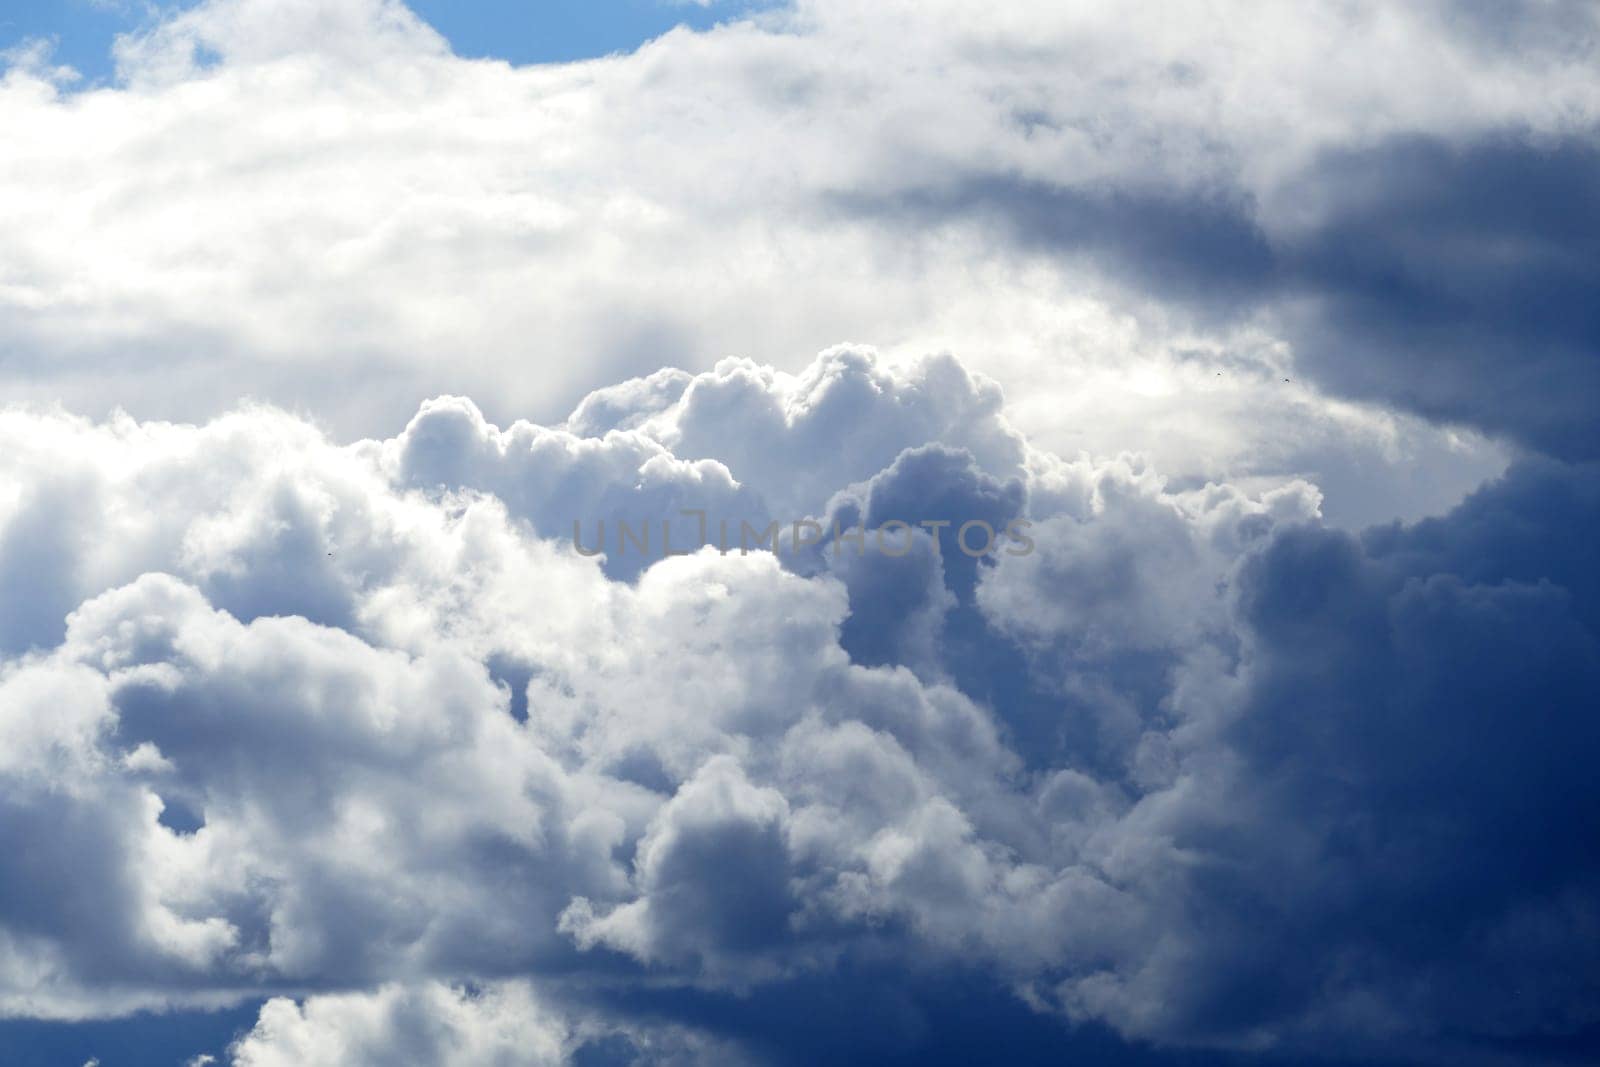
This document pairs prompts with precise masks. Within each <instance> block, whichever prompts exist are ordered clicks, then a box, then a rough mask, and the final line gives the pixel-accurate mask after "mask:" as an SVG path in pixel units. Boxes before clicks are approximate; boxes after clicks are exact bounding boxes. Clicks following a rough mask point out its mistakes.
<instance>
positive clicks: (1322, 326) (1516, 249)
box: [830, 129, 1600, 459]
mask: <svg viewBox="0 0 1600 1067" xmlns="http://www.w3.org/2000/svg"><path fill="white" fill-rule="evenodd" d="M1277 200H1278V201H1279V202H1280V203H1281V204H1282V205H1285V210H1286V212H1287V214H1289V215H1291V216H1294V217H1295V218H1296V219H1305V220H1309V221H1296V222H1295V223H1293V224H1292V225H1282V226H1274V225H1272V224H1270V223H1268V222H1266V221H1264V218H1263V214H1262V212H1261V210H1260V209H1259V206H1258V205H1257V204H1256V203H1255V200H1254V198H1253V197H1252V196H1250V195H1248V194H1246V193H1245V192H1243V191H1242V190H1237V189H1235V190H1231V191H1230V190H1228V189H1225V188H1224V189H1221V190H1215V189H1212V190H1192V189H1181V188H1165V189H1163V188H1160V187H1154V186H1145V187H1136V186H1135V185H1133V184H1132V183H1131V182H1128V181H1127V180H1124V181H1123V182H1122V183H1121V184H1117V183H1113V182H1107V183H1105V184H1103V185H1102V186H1098V187H1080V186H1076V185H1070V184H1051V183H1048V182H1044V181H1039V180H1024V179H1020V178H1013V177H1007V176H981V177H973V178H968V179H962V180H958V181H956V182H955V183H954V184H953V185H949V186H938V185H934V186H929V187H925V188H922V189H914V190H912V191H910V192H908V193H904V194H895V195H894V196H893V197H889V198H880V199H870V198H864V197H861V196H841V197H836V198H833V199H832V200H830V203H831V204H832V205H833V206H835V207H837V208H839V209H841V210H845V211H847V212H852V213H857V214H860V215H863V216H865V217H870V218H877V219H880V220H886V221H888V222H890V223H891V224H893V225H899V226H905V225H928V224H939V223H943V222H947V221H952V220H965V221H971V222H976V223H978V224H979V225H981V226H984V227H987V228H989V229H990V230H991V231H992V232H993V233H994V234H996V235H997V237H998V238H999V239H1000V240H1003V241H1004V242H1006V243H1009V244H1011V245H1013V246H1014V247H1016V248H1017V249H1019V250H1023V251H1026V252H1039V253H1045V254H1049V255H1053V256H1059V257H1063V258H1065V259H1066V260H1068V261H1069V262H1072V263H1075V264H1078V265H1081V266H1083V267H1085V268H1086V269H1089V270H1091V271H1092V272H1093V273H1094V274H1097V275H1100V276H1102V277H1106V278H1108V279H1109V280H1110V281H1112V282H1113V283H1115V284H1118V285H1120V286H1123V287H1126V288H1127V289H1129V290H1131V291H1133V292H1135V293H1137V294H1140V295H1143V296H1149V297H1154V298H1155V299H1157V300H1160V301H1165V302H1168V303H1171V304H1175V305H1177V306H1179V307H1181V308H1184V309H1185V310H1186V311H1187V312H1188V313H1189V314H1191V315H1193V316H1196V317H1197V318H1199V319H1200V320H1202V321H1205V322H1207V323H1211V324H1215V323H1217V322H1219V321H1224V320H1229V319H1237V318H1240V317H1241V316H1248V315H1256V314H1260V313H1263V312H1264V313H1266V314H1268V315H1269V316H1270V317H1272V319H1273V320H1274V321H1277V322H1278V323H1279V324H1280V326H1281V328H1282V329H1283V330H1284V331H1285V332H1286V336H1287V337H1288V339H1289V340H1290V341H1292V342H1293V344H1294V349H1295V352H1296V356H1297V361H1298V366H1299V367H1300V368H1301V370H1302V371H1303V372H1305V373H1306V374H1307V375H1308V376H1310V377H1312V378H1314V379H1315V380H1316V381H1317V382H1319V383H1320V384H1322V385H1323V386H1324V387H1325V388H1328V389H1330V390H1333V391H1335V392H1337V393H1341V394H1344V395H1347V396H1352V397H1358V398H1362V399H1370V400H1375V401H1378V402H1381V403H1385V404H1389V405H1394V406H1398V407H1401V408H1404V409H1407V410H1411V411H1414V412H1417V413H1419V414H1421V415H1424V416H1427V417H1429V418H1432V419H1438V420H1442V421H1446V422H1456V423H1465V424H1467V425H1471V426H1474V427H1477V428H1479V429H1482V430H1485V431H1488V432H1490V433H1496V434H1504V435H1507V436H1510V437H1511V438H1513V439H1515V440H1517V441H1520V442H1522V443H1524V444H1526V445H1529V446H1531V447H1533V448H1536V449H1539V450H1542V451H1546V452H1549V453H1551V454H1554V455H1558V456H1562V457H1566V458H1579V459H1582V458H1593V457H1594V456H1596V455H1600V420H1597V419H1596V418H1595V398H1596V397H1597V396H1600V144H1597V141H1596V137H1595V134H1594V132H1593V131H1589V130H1585V131H1584V132H1582V133H1577V134H1572V135H1569V136H1565V137H1558V136H1555V135H1541V136H1539V137H1534V136H1532V135H1528V134H1525V133H1523V132H1521V131H1517V130H1510V129H1507V130H1501V131H1498V132H1494V133H1490V134H1484V135H1478V136H1475V137H1473V138H1470V139H1464V140H1445V139H1442V138H1437V137H1430V136H1425V135H1406V136H1392V137H1390V138H1387V139H1385V140H1383V141H1381V142H1379V143H1378V144H1376V145H1373V146H1371V147H1364V148H1351V149H1339V150H1335V151H1327V152H1324V153H1323V154H1322V155H1320V156H1319V157H1318V158H1317V159H1315V160H1314V161H1313V162H1312V164H1311V165H1310V166H1309V167H1307V168H1306V169H1305V170H1304V171H1303V172H1302V173H1300V174H1299V175H1298V176H1297V177H1295V178H1294V179H1292V180H1291V181H1289V182H1288V183H1287V184H1286V185H1285V187H1284V188H1283V189H1282V190H1280V191H1279V192H1278V194H1277Z"/></svg>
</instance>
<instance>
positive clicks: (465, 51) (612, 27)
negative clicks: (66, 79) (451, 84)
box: [0, 0, 774, 84]
mask: <svg viewBox="0 0 1600 1067" xmlns="http://www.w3.org/2000/svg"><path fill="white" fill-rule="evenodd" d="M148 6H149V5H147V4H146V3H144V2H142V0H14V2H11V3H8V4H6V5H5V6H4V8H3V9H0V49H5V48H11V47H14V46H16V45H18V44H20V43H21V42H23V41H24V40H25V39H28V38H46V39H50V40H52V41H54V42H55V52H54V54H55V57H56V59H57V61H58V62H61V63H65V64H67V65H69V66H71V67H73V68H74V69H76V70H77V71H78V72H79V73H80V74H82V75H83V76H84V78H85V80H86V81H87V82H88V83H91V84H92V83H95V82H99V81H103V80H105V79H107V78H109V77H110V76H111V73H112V65H111V45H112V42H113V41H114V40H115V38H116V36H117V34H119V33H128V32H130V31H133V30H136V29H138V28H139V27H140V26H142V25H145V24H147V23H148V20H149V19H150V17H151V16H150V15H149V13H148ZM183 6H190V5H189V4H171V3H166V4H162V5H161V7H162V8H163V9H164V10H170V9H172V8H174V7H183ZM771 6H774V3H773V0H732V2H724V3H717V4H712V5H709V6H707V5H701V4H694V3H674V2H672V0H524V2H518V0H415V2H413V3H411V4H410V7H411V9H412V10H413V11H415V12H416V13H417V14H419V15H421V16H422V17H423V18H424V19H425V20H427V22H428V23H429V24H430V25H432V26H433V28H434V29H436V30H438V31H439V32H440V33H442V34H444V36H445V37H447V38H448V39H449V40H450V43H451V46H452V47H453V48H454V49H455V51H456V52H457V53H458V54H460V55H463V56H468V57H474V58H476V57H482V56H492V57H495V58H498V59H504V60H507V61H509V62H512V63H519V64H520V63H551V62H562V61H566V60H574V59H588V58H592V57H595V56H603V55H608V54H610V53H612V52H627V51H632V50H633V49H634V48H637V47H638V46H639V45H640V44H643V43H644V42H645V41H648V40H651V39H653V38H655V37H659V36H660V35H661V34H663V33H665V32H666V31H668V30H670V29H672V28H673V27H674V26H680V25H682V26H690V27H694V28H696V29H704V28H706V27H708V26H712V25H714V24H716V23H717V22H719V21H724V20H726V19H728V18H730V17H735V16H737V15H738V14H739V13H741V12H745V11H750V10H754V9H757V8H761V7H771Z"/></svg>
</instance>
